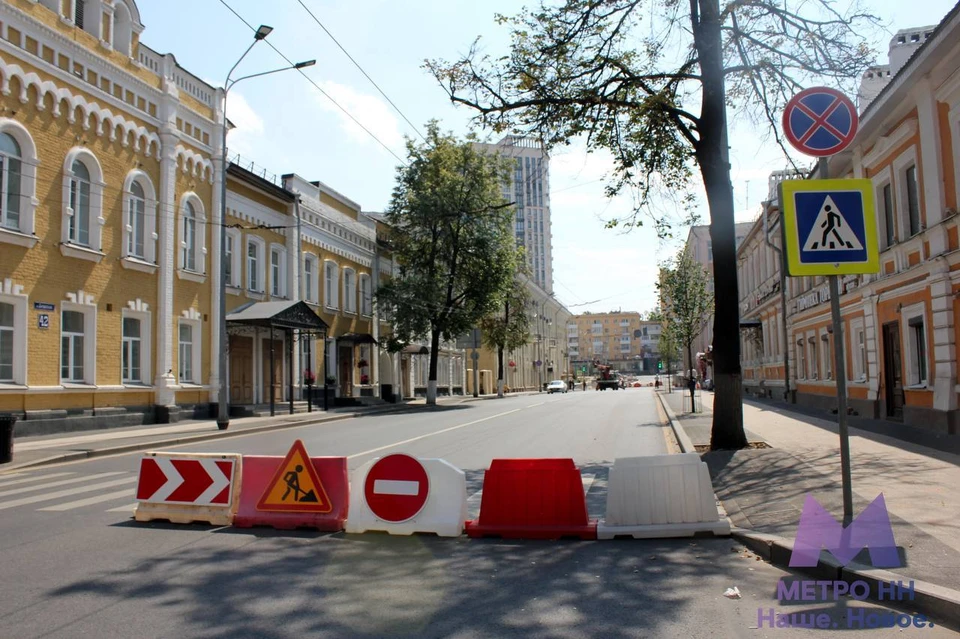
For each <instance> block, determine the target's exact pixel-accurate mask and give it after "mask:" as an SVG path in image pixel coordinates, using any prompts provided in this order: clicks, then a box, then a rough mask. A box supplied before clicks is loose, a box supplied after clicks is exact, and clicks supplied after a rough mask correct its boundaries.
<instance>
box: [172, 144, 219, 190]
mask: <svg viewBox="0 0 960 639" xmlns="http://www.w3.org/2000/svg"><path fill="white" fill-rule="evenodd" d="M176 158H177V163H178V164H181V170H182V171H183V172H184V173H189V174H191V175H193V176H194V177H198V178H200V179H201V180H206V181H207V182H209V183H210V184H213V162H211V161H210V160H208V159H207V158H205V157H203V156H202V155H200V154H199V153H197V152H196V151H192V150H190V149H188V148H186V147H185V146H183V145H182V144H178V145H177V148H176Z"/></svg>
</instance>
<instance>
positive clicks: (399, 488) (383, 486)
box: [373, 479, 420, 496]
mask: <svg viewBox="0 0 960 639" xmlns="http://www.w3.org/2000/svg"><path fill="white" fill-rule="evenodd" d="M373 492H374V494H377V495H414V496H416V495H417V494H418V493H419V492H420V482H418V481H403V480H400V479H377V480H375V481H374V482H373Z"/></svg>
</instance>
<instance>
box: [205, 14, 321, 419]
mask: <svg viewBox="0 0 960 639" xmlns="http://www.w3.org/2000/svg"><path fill="white" fill-rule="evenodd" d="M271 31H273V27H269V26H267V25H265V24H261V25H260V26H259V27H258V28H257V31H256V33H254V35H253V42H251V43H250V46H249V47H247V50H246V51H244V52H243V55H241V56H240V59H238V60H237V61H236V62H235V63H234V65H233V66H232V67H230V72H229V73H227V79H226V80H224V82H223V125H222V127H221V148H220V162H221V164H220V171H221V175H220V273H219V278H220V282H219V285H218V286H217V288H218V289H219V290H220V318H219V319H220V388H219V396H218V398H217V399H218V401H217V428H219V429H220V430H226V429H227V428H228V427H229V426H230V406H229V401H230V400H229V384H228V380H227V365H228V358H227V348H228V345H229V340H228V339H227V261H226V259H225V257H226V254H227V167H228V165H227V94H229V93H230V89H232V88H233V87H234V86H235V85H236V84H237V83H238V82H241V81H243V80H249V79H250V78H257V77H260V76H262V75H270V74H272V73H279V72H281V71H289V70H290V69H304V68H306V67H311V66H313V65H314V64H316V63H317V61H316V60H306V61H304V62H297V63H296V64H291V65H290V66H286V67H282V68H279V69H273V70H272V71H261V72H260V73H252V74H250V75H245V76H243V77H240V78H237V79H236V80H231V79H230V76H232V75H233V72H234V71H235V70H236V68H237V67H238V66H239V65H240V63H241V62H242V61H243V59H244V58H245V57H247V54H248V53H250V49H252V48H253V47H254V46H255V45H256V44H257V43H258V42H260V41H261V40H263V39H264V38H266V37H267V36H268V35H270V32H271Z"/></svg>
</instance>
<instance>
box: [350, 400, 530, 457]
mask: <svg viewBox="0 0 960 639" xmlns="http://www.w3.org/2000/svg"><path fill="white" fill-rule="evenodd" d="M521 410H523V409H522V408H514V409H513V410H508V411H506V412H504V413H497V414H496V415H490V417H484V418H482V419H475V420H473V421H472V422H467V423H466V424H457V425H456V426H451V427H450V428H444V429H443V430H438V431H435V432H432V433H427V434H426V435H419V436H417V437H411V438H410V439H405V440H403V441H402V442H394V443H392V444H387V445H386V446H380V447H379V448H371V449H370V450H365V451H363V452H362V453H354V454H353V455H347V459H356V458H357V457H363V456H364V455H370V454H373V453H379V452H380V451H381V450H387V449H388V448H395V447H397V446H403V445H404V444H409V443H411V442H416V441H420V440H421V439H426V438H427V437H433V436H434V435H442V434H443V433H449V432H450V431H452V430H457V429H460V428H466V427H467V426H473V425H474V424H479V423H480V422H486V421H489V420H491V419H496V418H497V417H503V416H504V415H509V414H511V413H518V412H520V411H521Z"/></svg>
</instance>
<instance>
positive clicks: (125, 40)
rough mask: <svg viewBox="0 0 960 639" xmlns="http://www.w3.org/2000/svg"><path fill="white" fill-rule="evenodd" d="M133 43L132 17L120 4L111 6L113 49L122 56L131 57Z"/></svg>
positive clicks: (124, 6) (125, 7)
mask: <svg viewBox="0 0 960 639" xmlns="http://www.w3.org/2000/svg"><path fill="white" fill-rule="evenodd" d="M132 41H133V17H132V16H131V15H130V10H129V9H128V8H127V5H125V4H124V3H122V2H116V3H114V5H113V48H114V49H116V50H117V51H119V52H120V53H122V54H124V55H131V53H132V47H131V44H132Z"/></svg>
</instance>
